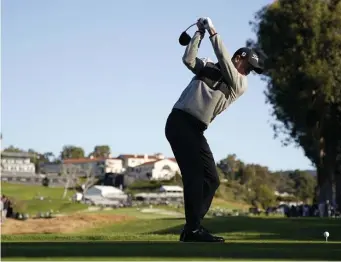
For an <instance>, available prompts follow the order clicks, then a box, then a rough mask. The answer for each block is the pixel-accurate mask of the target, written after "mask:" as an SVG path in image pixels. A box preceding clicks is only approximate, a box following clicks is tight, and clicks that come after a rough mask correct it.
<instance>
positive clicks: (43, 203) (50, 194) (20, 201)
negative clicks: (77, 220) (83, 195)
mask: <svg viewBox="0 0 341 262" xmlns="http://www.w3.org/2000/svg"><path fill="white" fill-rule="evenodd" d="M63 192H64V189H63V188H60V187H56V188H54V187H44V186H36V185H21V184H11V183H6V182H2V183H1V193H2V194H4V195H6V196H8V197H9V198H10V199H11V200H12V202H13V205H14V209H15V211H16V212H21V213H27V214H29V215H35V214H37V213H38V212H49V211H53V212H60V213H68V212H75V211H79V210H83V209H85V208H87V206H86V205H82V204H77V203H72V202H70V201H69V198H70V197H71V196H72V195H73V194H74V191H72V190H70V191H68V193H67V195H66V197H65V199H62V196H63ZM40 197H42V198H41V199H40Z"/></svg>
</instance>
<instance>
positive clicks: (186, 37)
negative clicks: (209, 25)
mask: <svg viewBox="0 0 341 262" xmlns="http://www.w3.org/2000/svg"><path fill="white" fill-rule="evenodd" d="M191 39H192V38H191V37H190V36H189V34H187V32H186V31H184V32H182V34H181V35H180V37H179V43H180V45H182V46H187V45H188V44H189V42H191Z"/></svg>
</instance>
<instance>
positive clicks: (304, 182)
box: [289, 170, 316, 201]
mask: <svg viewBox="0 0 341 262" xmlns="http://www.w3.org/2000/svg"><path fill="white" fill-rule="evenodd" d="M289 177H290V179H291V180H292V181H294V190H295V192H294V194H295V196H296V197H297V198H298V199H300V200H303V201H312V199H313V198H314V190H315V186H316V180H315V178H314V177H313V176H312V175H311V174H308V173H307V172H302V171H299V170H295V171H294V172H292V173H290V174H289Z"/></svg>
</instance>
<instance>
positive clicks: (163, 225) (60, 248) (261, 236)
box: [2, 209, 341, 261]
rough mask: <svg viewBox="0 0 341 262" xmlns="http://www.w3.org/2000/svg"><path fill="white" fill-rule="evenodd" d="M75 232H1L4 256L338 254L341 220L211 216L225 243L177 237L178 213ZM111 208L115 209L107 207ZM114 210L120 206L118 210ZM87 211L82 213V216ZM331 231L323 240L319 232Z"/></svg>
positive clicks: (274, 256)
mask: <svg viewBox="0 0 341 262" xmlns="http://www.w3.org/2000/svg"><path fill="white" fill-rule="evenodd" d="M126 211H127V214H130V216H129V217H130V218H131V219H130V220H127V221H125V222H122V223H112V224H111V225H105V226H104V225H103V226H101V227H98V228H92V229H84V230H81V231H79V232H78V233H73V234H21V235H2V241H3V242H2V256H3V257H4V258H5V259H20V258H23V257H25V258H26V259H27V258H30V259H41V260H45V258H46V257H48V258H49V259H50V260H67V259H71V260H75V259H77V260H138V261H142V260H147V259H153V260H166V259H168V260H184V259H192V260H193V259H194V260H195V259H198V260H199V259H200V260H215V259H219V260H222V259H223V260H231V259H238V260H253V259H263V260H268V259H270V260H292V261H294V260H334V261H335V260H341V228H340V220H332V219H329V220H328V219H318V218H317V219H314V218H297V219H287V218H265V217H257V218H256V217H227V218H211V219H207V220H206V221H205V223H204V224H205V226H206V227H207V228H209V229H210V230H211V231H212V232H214V233H217V234H219V235H223V236H224V237H226V238H227V242H226V243H225V244H220V243H215V244H208V243H195V244H194V243H179V242H178V233H179V231H180V230H181V227H182V224H183V219H182V218H174V217H168V218H160V217H158V216H156V217H155V218H151V217H150V215H148V216H145V217H143V216H141V217H139V218H138V217H137V215H138V212H137V211H136V210H135V213H134V212H133V209H127V210H126ZM109 213H110V214H113V213H115V212H114V211H110V212H109ZM117 213H118V214H122V213H124V209H119V210H117ZM86 215H87V214H84V216H86ZM325 230H328V231H329V232H330V233H331V237H330V241H329V242H327V243H326V242H324V239H323V237H322V233H323V232H324V231H325Z"/></svg>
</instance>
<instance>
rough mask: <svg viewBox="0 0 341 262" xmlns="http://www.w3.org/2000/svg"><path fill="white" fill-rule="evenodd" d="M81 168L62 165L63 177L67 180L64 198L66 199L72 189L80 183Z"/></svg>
mask: <svg viewBox="0 0 341 262" xmlns="http://www.w3.org/2000/svg"><path fill="white" fill-rule="evenodd" d="M79 172H80V167H79V166H76V165H62V170H61V175H62V176H63V177H64V178H65V184H64V192H63V196H62V198H63V199H64V198H65V197H66V195H67V192H68V190H69V188H70V187H75V186H76V185H77V184H78V183H77V182H78V174H79Z"/></svg>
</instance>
